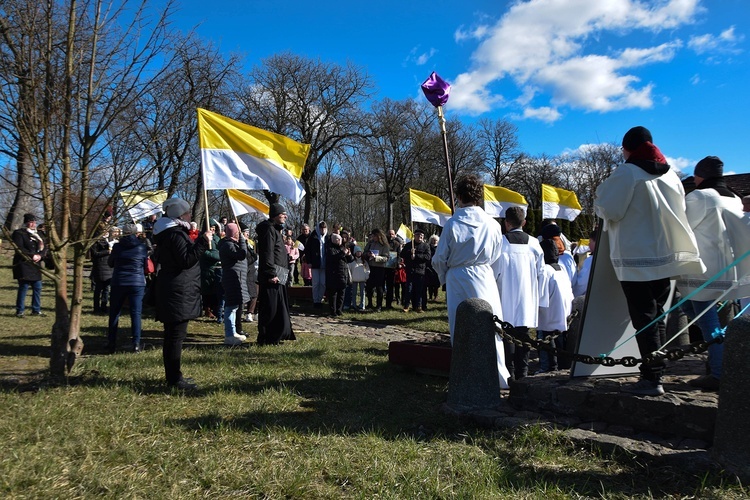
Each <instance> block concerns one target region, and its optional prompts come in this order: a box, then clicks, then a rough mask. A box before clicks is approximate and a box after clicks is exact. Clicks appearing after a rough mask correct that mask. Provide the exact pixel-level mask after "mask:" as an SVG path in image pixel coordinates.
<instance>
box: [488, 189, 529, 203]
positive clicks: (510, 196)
mask: <svg viewBox="0 0 750 500" xmlns="http://www.w3.org/2000/svg"><path fill="white" fill-rule="evenodd" d="M484 201H499V202H508V203H517V204H520V205H528V204H529V203H528V202H527V201H526V198H524V197H523V195H522V194H521V193H517V192H515V191H511V190H510V189H507V188H504V187H500V186H490V185H488V184H485V185H484Z"/></svg>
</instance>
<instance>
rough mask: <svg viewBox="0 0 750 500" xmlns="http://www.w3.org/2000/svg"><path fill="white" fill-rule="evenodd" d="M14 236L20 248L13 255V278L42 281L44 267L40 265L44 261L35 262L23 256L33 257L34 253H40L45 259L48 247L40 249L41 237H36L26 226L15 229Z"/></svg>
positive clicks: (14, 240)
mask: <svg viewBox="0 0 750 500" xmlns="http://www.w3.org/2000/svg"><path fill="white" fill-rule="evenodd" d="M12 238H13V243H15V244H16V246H18V248H19V250H16V253H15V254H14V255H13V279H16V280H24V281H40V280H41V279H42V268H41V267H40V265H41V263H42V261H41V260H40V261H39V262H34V261H32V260H26V259H25V258H24V257H23V256H24V255H25V256H27V257H28V258H29V259H31V258H33V257H34V255H39V256H40V257H42V259H43V258H44V256H45V254H46V253H47V247H44V248H43V249H42V250H39V247H40V245H41V242H40V238H39V237H34V236H33V235H32V234H31V233H30V232H29V230H28V228H26V227H22V228H19V229H16V230H15V231H13V235H12ZM19 251H20V253H19Z"/></svg>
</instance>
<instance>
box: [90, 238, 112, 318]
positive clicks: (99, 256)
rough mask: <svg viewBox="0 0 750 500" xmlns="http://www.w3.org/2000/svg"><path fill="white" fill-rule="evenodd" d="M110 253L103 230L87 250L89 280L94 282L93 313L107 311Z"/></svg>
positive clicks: (110, 275)
mask: <svg viewBox="0 0 750 500" xmlns="http://www.w3.org/2000/svg"><path fill="white" fill-rule="evenodd" d="M110 253H112V246H111V245H110V244H109V238H108V237H107V232H105V233H104V234H102V236H101V238H99V239H98V240H97V241H96V243H94V244H93V245H92V247H91V250H90V251H89V255H90V256H91V281H93V282H94V314H100V313H107V312H109V308H108V306H107V304H109V290H110V285H111V284H112V268H111V267H110V266H109V263H108V260H109V255H110Z"/></svg>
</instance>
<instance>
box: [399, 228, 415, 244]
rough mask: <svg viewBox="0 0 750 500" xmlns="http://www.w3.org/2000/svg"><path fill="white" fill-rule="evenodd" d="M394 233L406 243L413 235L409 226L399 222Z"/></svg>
mask: <svg viewBox="0 0 750 500" xmlns="http://www.w3.org/2000/svg"><path fill="white" fill-rule="evenodd" d="M396 234H397V235H398V236H401V239H402V240H404V241H405V242H407V243H408V242H410V241H411V239H412V238H413V236H414V235H413V234H411V229H409V226H407V225H406V224H401V226H399V228H398V231H396Z"/></svg>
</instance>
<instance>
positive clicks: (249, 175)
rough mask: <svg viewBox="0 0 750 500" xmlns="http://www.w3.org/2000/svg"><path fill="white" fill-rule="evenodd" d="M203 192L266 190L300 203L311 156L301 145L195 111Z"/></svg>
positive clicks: (213, 114) (269, 133)
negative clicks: (307, 164) (206, 190)
mask: <svg viewBox="0 0 750 500" xmlns="http://www.w3.org/2000/svg"><path fill="white" fill-rule="evenodd" d="M198 135H199V137H200V145H201V162H202V164H203V185H204V187H205V189H267V190H269V191H271V192H274V193H277V194H280V195H282V196H285V197H286V198H289V199H290V200H292V201H294V202H295V203H299V202H300V200H302V197H303V196H304V195H305V190H304V188H303V187H302V183H301V182H300V180H299V179H300V177H301V176H302V170H303V168H304V166H305V161H306V160H307V155H308V153H309V152H310V145H309V144H302V143H299V142H297V141H294V140H292V139H290V138H288V137H285V136H283V135H280V134H274V133H273V132H268V131H267V130H262V129H259V128H256V127H252V126H250V125H246V124H244V123H240V122H238V121H235V120H232V119H230V118H227V117H226V116H222V115H219V114H216V113H212V112H210V111H206V110H205V109H201V108H198Z"/></svg>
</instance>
